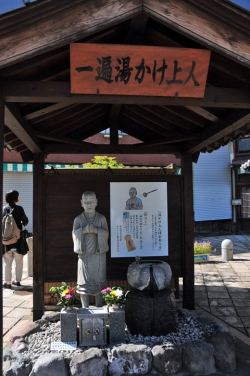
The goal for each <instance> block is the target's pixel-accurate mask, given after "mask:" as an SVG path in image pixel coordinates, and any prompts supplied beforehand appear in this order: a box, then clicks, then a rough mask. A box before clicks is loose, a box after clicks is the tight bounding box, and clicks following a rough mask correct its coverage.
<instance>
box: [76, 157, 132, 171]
mask: <svg viewBox="0 0 250 376" xmlns="http://www.w3.org/2000/svg"><path fill="white" fill-rule="evenodd" d="M82 165H83V166H84V167H88V168H124V167H125V166H124V165H123V164H122V163H118V162H117V160H116V157H107V156H106V155H105V156H100V155H95V156H94V158H93V159H91V162H87V163H83V164H82Z"/></svg>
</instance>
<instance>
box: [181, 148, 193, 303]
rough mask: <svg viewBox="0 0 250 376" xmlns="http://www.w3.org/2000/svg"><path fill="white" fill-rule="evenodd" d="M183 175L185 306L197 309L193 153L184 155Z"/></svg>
mask: <svg viewBox="0 0 250 376" xmlns="http://www.w3.org/2000/svg"><path fill="white" fill-rule="evenodd" d="M181 162H182V164H181V171H182V175H183V214H184V243H183V247H184V249H183V308H187V309H195V296H194V210H193V164H192V154H183V155H182V161H181Z"/></svg>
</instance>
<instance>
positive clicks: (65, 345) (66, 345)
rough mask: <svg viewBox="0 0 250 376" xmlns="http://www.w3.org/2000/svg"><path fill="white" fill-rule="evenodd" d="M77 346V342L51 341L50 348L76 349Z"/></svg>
mask: <svg viewBox="0 0 250 376" xmlns="http://www.w3.org/2000/svg"><path fill="white" fill-rule="evenodd" d="M76 348H77V343H76V342H51V344H50V350H57V351H58V350H66V351H67V350H68V351H71V350H75V349H76Z"/></svg>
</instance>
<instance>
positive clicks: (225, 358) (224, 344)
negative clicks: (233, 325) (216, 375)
mask: <svg viewBox="0 0 250 376" xmlns="http://www.w3.org/2000/svg"><path fill="white" fill-rule="evenodd" d="M208 342H209V343H210V344H211V345H212V346H213V347H214V359H215V366H216V368H218V369H220V370H223V371H233V370H235V368H236V358H235V338H234V337H233V335H232V334H231V333H229V332H228V333H216V334H214V335H212V336H211V337H210V339H209V341H208Z"/></svg>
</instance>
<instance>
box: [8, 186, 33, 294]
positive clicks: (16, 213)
mask: <svg viewBox="0 0 250 376" xmlns="http://www.w3.org/2000/svg"><path fill="white" fill-rule="evenodd" d="M5 201H6V203H7V204H8V205H6V206H4V207H3V212H2V217H4V216H5V215H6V214H7V213H10V212H11V214H12V216H13V218H14V220H15V222H16V225H17V227H18V228H19V229H20V231H21V230H22V226H26V225H27V224H28V222H29V220H28V218H27V216H26V214H25V212H24V209H23V207H22V206H20V205H17V203H19V202H20V196H19V193H18V192H17V191H15V190H13V191H9V192H7V193H6V195H5ZM23 246H24V245H23V239H22V238H20V239H18V240H17V241H16V242H15V243H14V244H7V245H6V244H3V259H4V284H3V287H5V288H7V289H11V283H12V284H13V285H15V286H21V284H20V281H21V279H22V274H23V254H22V253H23ZM13 260H15V263H16V268H15V275H16V278H15V280H14V281H11V277H12V263H13Z"/></svg>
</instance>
